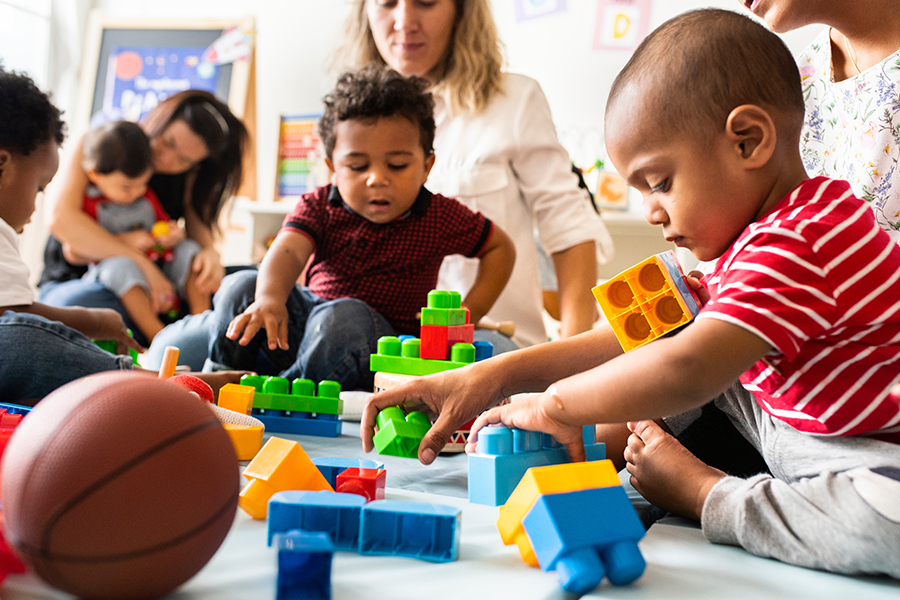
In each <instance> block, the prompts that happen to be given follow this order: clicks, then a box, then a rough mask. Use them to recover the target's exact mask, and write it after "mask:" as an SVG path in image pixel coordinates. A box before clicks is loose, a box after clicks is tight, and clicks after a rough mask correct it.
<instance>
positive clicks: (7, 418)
mask: <svg viewBox="0 0 900 600" xmlns="http://www.w3.org/2000/svg"><path fill="white" fill-rule="evenodd" d="M29 412H31V407H30V406H19V405H18V404H6V403H2V402H0V458H3V452H4V450H6V444H7V443H8V442H9V438H11V437H12V434H13V432H14V431H15V430H16V427H18V426H19V423H20V422H21V421H22V419H23V418H24V417H25V415H27V414H28V413H29ZM25 571H26V568H25V564H24V563H23V562H22V561H21V560H19V557H18V556H16V554H15V552H13V551H12V548H10V547H9V545H7V543H6V539H5V538H4V537H3V513H2V512H0V584H2V583H3V580H4V579H6V576H7V575H12V574H14V573H24V572H25Z"/></svg>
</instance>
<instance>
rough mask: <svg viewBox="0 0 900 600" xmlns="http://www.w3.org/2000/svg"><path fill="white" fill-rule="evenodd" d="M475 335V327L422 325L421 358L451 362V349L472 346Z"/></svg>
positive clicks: (467, 325) (469, 325) (468, 325)
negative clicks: (458, 344)
mask: <svg viewBox="0 0 900 600" xmlns="http://www.w3.org/2000/svg"><path fill="white" fill-rule="evenodd" d="M474 335H475V326H474V325H472V324H471V323H467V324H466V325H422V327H421V329H420V336H421V340H422V341H421V346H420V347H419V358H433V359H437V360H450V349H451V348H453V344H456V343H460V342H462V343H465V344H471V343H472V340H473V339H474Z"/></svg>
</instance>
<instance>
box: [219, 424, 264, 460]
mask: <svg viewBox="0 0 900 600" xmlns="http://www.w3.org/2000/svg"><path fill="white" fill-rule="evenodd" d="M222 427H224V428H225V433H227V434H228V437H229V438H230V439H231V444H232V445H233V446H234V453H235V454H236V455H237V459H238V460H253V458H254V457H255V456H256V455H257V454H259V451H260V450H262V441H263V433H264V432H265V427H262V426H254V425H233V424H231V423H222Z"/></svg>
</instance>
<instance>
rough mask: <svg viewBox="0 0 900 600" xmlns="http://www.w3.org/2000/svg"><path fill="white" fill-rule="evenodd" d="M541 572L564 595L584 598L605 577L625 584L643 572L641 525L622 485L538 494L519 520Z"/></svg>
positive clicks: (618, 583) (615, 582)
mask: <svg viewBox="0 0 900 600" xmlns="http://www.w3.org/2000/svg"><path fill="white" fill-rule="evenodd" d="M522 527H523V528H524V529H525V533H526V534H527V535H528V539H529V541H530V542H531V546H532V547H533V548H534V553H535V556H536V557H537V559H538V563H539V564H540V566H541V569H543V570H544V571H550V570H554V569H555V570H556V572H557V574H558V575H559V581H560V585H562V587H563V589H564V590H566V591H567V592H571V593H574V594H585V593H587V592H589V591H590V590H592V589H594V588H595V587H597V585H599V584H600V582H601V581H602V580H603V577H604V576H606V577H608V578H609V581H610V583H612V584H613V585H628V584H629V583H631V582H633V581H634V580H636V579H637V578H638V577H640V576H641V575H642V574H643V573H644V569H645V568H646V566H647V565H646V562H645V561H644V557H643V556H642V555H641V551H640V549H639V548H638V545H637V542H638V540H640V539H641V538H642V537H644V526H643V525H641V520H640V519H639V518H638V516H637V513H636V512H635V511H634V508H633V507H632V505H631V502H630V501H629V500H628V495H627V494H626V493H625V490H624V489H623V488H622V486H612V487H605V488H591V489H586V490H578V491H575V492H564V493H560V494H545V495H542V496H540V497H539V498H538V499H537V500H536V501H535V503H534V506H533V507H532V508H531V510H530V511H529V512H528V514H527V515H525V517H524V518H523V519H522Z"/></svg>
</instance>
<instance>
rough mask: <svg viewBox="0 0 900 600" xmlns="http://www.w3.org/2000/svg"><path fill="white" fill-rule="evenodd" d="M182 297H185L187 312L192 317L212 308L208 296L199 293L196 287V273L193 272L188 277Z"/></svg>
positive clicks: (204, 293)
mask: <svg viewBox="0 0 900 600" xmlns="http://www.w3.org/2000/svg"><path fill="white" fill-rule="evenodd" d="M184 295H185V296H186V297H187V298H186V300H187V305H188V310H190V312H191V314H192V315H199V314H200V313H202V312H204V311H207V310H209V309H210V308H212V302H211V301H210V296H209V294H207V293H206V292H202V291H200V289H199V288H198V287H197V273H195V272H193V271H191V273H190V275H188V278H187V281H186V282H185V284H184Z"/></svg>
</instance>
